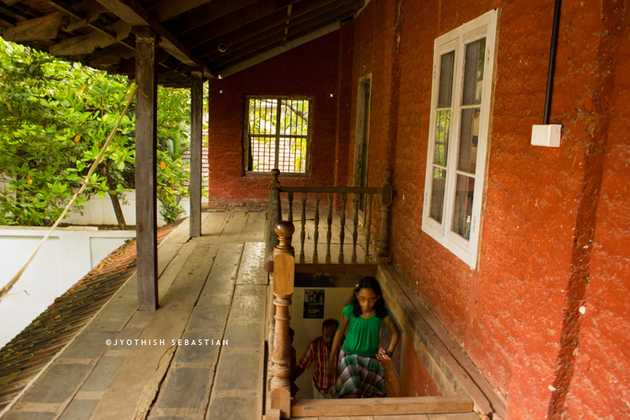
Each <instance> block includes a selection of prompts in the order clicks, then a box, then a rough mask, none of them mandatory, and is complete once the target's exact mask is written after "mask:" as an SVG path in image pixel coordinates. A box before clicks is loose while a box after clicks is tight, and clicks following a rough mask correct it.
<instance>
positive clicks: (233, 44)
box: [196, 1, 356, 62]
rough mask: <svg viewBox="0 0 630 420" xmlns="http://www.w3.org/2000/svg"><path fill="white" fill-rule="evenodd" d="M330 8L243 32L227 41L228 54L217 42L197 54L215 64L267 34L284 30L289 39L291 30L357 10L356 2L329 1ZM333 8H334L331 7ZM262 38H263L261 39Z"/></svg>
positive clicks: (306, 12)
mask: <svg viewBox="0 0 630 420" xmlns="http://www.w3.org/2000/svg"><path fill="white" fill-rule="evenodd" d="M326 6H328V7H322V8H319V9H309V10H308V11H305V10H301V11H298V12H297V13H295V14H293V18H292V19H290V20H289V24H288V25H287V24H286V21H285V20H283V21H280V22H276V23H275V24H273V25H269V26H260V27H258V28H257V29H253V28H248V29H247V30H246V31H244V32H243V35H241V36H240V38H236V39H234V38H232V37H230V38H229V40H226V42H225V43H224V45H225V46H226V47H227V52H226V53H221V52H219V51H218V49H217V46H218V44H219V43H220V41H216V42H215V43H213V44H211V45H209V46H208V47H207V48H206V49H204V51H200V52H196V54H198V55H199V56H200V57H204V58H205V57H209V61H210V62H213V61H215V60H220V59H221V56H224V57H229V56H230V55H231V54H232V53H235V52H237V51H242V50H243V49H245V48H247V47H248V46H252V45H254V46H255V44H256V43H260V41H262V39H263V38H267V37H266V34H268V33H272V32H273V33H274V34H275V33H276V31H277V30H284V31H285V37H284V39H285V40H286V39H288V36H289V35H290V33H291V28H293V27H296V26H302V25H309V24H310V23H312V22H315V23H316V24H319V25H322V26H323V25H325V24H327V23H329V22H330V21H331V17H333V16H334V17H335V18H336V17H337V16H345V15H346V14H347V13H349V12H351V11H354V9H355V8H356V2H339V1H328V2H327V3H326ZM331 6H332V7H331ZM261 37H262V38H261Z"/></svg>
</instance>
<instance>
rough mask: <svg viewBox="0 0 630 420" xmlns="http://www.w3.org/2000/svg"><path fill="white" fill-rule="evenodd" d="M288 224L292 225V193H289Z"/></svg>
mask: <svg viewBox="0 0 630 420" xmlns="http://www.w3.org/2000/svg"><path fill="white" fill-rule="evenodd" d="M288 195H289V222H291V223H293V191H289V193H288Z"/></svg>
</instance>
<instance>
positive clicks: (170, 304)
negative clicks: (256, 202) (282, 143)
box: [2, 211, 267, 420]
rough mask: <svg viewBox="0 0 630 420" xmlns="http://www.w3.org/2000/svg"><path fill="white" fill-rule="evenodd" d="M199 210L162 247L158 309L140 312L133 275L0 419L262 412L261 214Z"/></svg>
mask: <svg viewBox="0 0 630 420" xmlns="http://www.w3.org/2000/svg"><path fill="white" fill-rule="evenodd" d="M202 216H203V217H202V222H203V226H202V232H203V236H202V237H201V238H195V239H193V240H190V241H188V240H187V239H188V224H187V223H182V224H181V225H180V226H178V228H177V229H175V230H174V231H173V232H172V233H171V234H170V236H169V237H168V238H167V239H166V240H165V241H164V242H163V244H162V245H161V246H160V248H159V257H158V266H159V267H158V269H159V270H158V271H159V274H160V275H159V296H160V309H159V310H158V311H156V312H138V311H136V279H135V275H134V276H132V277H131V278H130V279H129V280H128V281H127V282H126V283H125V284H124V285H123V286H122V287H121V288H120V289H119V291H118V292H117V293H116V294H115V295H114V296H113V297H112V299H111V300H110V301H109V302H108V303H107V304H106V305H105V306H104V307H103V309H102V310H101V311H100V312H99V313H97V314H96V316H95V317H94V318H93V319H92V321H91V322H90V323H89V324H88V325H87V326H86V327H85V329H84V330H83V331H82V332H81V333H79V335H78V336H77V337H76V339H75V340H74V341H73V342H72V343H70V345H69V346H68V347H66V348H65V349H64V350H63V351H62V352H61V353H60V355H59V356H58V357H57V358H56V359H54V360H53V362H52V363H51V364H50V365H49V366H48V367H47V368H46V369H45V370H44V371H42V374H41V375H39V376H38V377H37V378H36V379H35V380H34V382H33V384H32V385H31V386H30V387H28V388H27V390H26V392H25V393H24V394H23V395H22V396H21V397H20V398H19V399H18V401H17V402H16V403H15V404H14V406H13V407H12V408H11V410H10V411H9V412H7V413H6V414H5V415H4V416H3V417H2V419H3V420H15V419H29V420H31V419H35V420H37V419H72V420H75V419H145V418H148V419H166V418H169V419H174V418H178V419H227V418H229V419H235V420H240V419H243V420H250V419H255V418H260V417H261V411H262V383H261V381H262V372H263V356H264V355H263V351H264V347H263V345H264V344H263V343H264V339H263V331H264V325H263V323H264V319H265V316H264V314H265V312H266V294H267V275H266V273H265V272H264V270H263V269H262V263H263V256H264V244H263V242H262V240H263V227H264V213H262V212H246V211H233V212H211V213H203V215H202ZM116 340H118V341H116ZM142 340H144V341H142ZM186 340H188V341H186Z"/></svg>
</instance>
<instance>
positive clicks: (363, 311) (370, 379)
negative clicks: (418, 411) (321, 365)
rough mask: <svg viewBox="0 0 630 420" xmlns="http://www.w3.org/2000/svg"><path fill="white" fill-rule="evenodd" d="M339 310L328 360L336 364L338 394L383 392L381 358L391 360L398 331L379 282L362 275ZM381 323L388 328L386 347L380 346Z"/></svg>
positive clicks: (379, 394) (380, 394) (376, 394)
mask: <svg viewBox="0 0 630 420" xmlns="http://www.w3.org/2000/svg"><path fill="white" fill-rule="evenodd" d="M342 314H343V316H342V318H341V327H340V328H339V329H338V330H337V332H336V334H335V338H334V339H333V344H332V349H331V352H330V359H329V363H328V366H331V367H332V368H333V369H334V366H337V373H338V374H339V376H338V378H337V396H338V397H344V398H345V397H349V398H365V397H383V396H385V378H384V376H385V375H384V370H383V366H382V365H381V363H380V361H383V360H391V355H392V354H393V352H394V349H395V348H396V345H397V344H398V340H399V337H400V332H399V331H398V328H397V327H396V326H395V324H394V323H393V322H391V320H390V317H389V311H388V310H387V307H386V305H385V299H383V293H382V292H381V286H380V285H379V284H378V281H377V280H376V279H375V278H374V277H363V278H362V279H361V280H360V281H359V283H358V284H357V285H356V287H355V288H354V293H353V295H352V301H351V303H350V304H348V305H346V306H344V308H343V310H342ZM383 325H385V326H386V327H387V328H388V329H389V330H390V331H391V340H390V342H389V345H388V349H387V350H385V349H383V347H381V346H380V337H381V328H382V327H383ZM344 334H345V335H346V338H345V341H344V343H343V347H342V348H341V351H340V352H339V363H338V364H337V363H335V358H336V357H337V352H338V351H339V347H340V346H341V340H342V338H343V336H344Z"/></svg>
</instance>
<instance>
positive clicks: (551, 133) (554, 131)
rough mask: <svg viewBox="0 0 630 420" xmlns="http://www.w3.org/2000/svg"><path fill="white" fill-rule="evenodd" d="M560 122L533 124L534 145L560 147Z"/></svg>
mask: <svg viewBox="0 0 630 420" xmlns="http://www.w3.org/2000/svg"><path fill="white" fill-rule="evenodd" d="M561 129H562V125H560V124H534V125H533V126H532V145H534V146H543V147H560V132H561V131H562V130H561Z"/></svg>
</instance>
